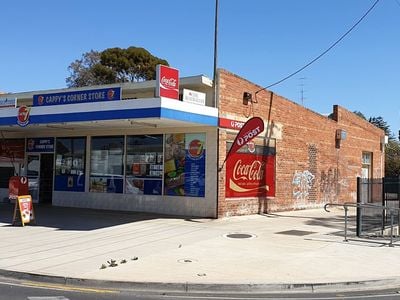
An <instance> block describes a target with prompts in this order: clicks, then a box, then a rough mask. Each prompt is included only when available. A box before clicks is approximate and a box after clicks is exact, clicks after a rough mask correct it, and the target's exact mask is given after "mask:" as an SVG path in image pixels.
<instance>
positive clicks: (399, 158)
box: [385, 140, 400, 177]
mask: <svg viewBox="0 0 400 300" xmlns="http://www.w3.org/2000/svg"><path fill="white" fill-rule="evenodd" d="M385 151H386V152H385V177H399V176H400V144H399V142H398V141H396V140H389V143H388V144H387V145H386V149H385Z"/></svg>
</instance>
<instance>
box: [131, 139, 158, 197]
mask: <svg viewBox="0 0 400 300" xmlns="http://www.w3.org/2000/svg"><path fill="white" fill-rule="evenodd" d="M125 174H126V177H125V193H127V194H139V195H161V193H162V175H163V136H162V135H136V136H128V137H127V139H126V173H125Z"/></svg>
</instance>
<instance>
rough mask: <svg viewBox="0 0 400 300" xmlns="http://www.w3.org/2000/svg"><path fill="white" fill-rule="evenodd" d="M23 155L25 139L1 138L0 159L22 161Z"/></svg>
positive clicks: (12, 161)
mask: <svg viewBox="0 0 400 300" xmlns="http://www.w3.org/2000/svg"><path fill="white" fill-rule="evenodd" d="M24 157H25V139H1V142H0V161H1V162H11V163H14V162H23V161H24Z"/></svg>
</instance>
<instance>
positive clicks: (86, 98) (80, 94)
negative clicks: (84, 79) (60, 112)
mask: <svg viewBox="0 0 400 300" xmlns="http://www.w3.org/2000/svg"><path fill="white" fill-rule="evenodd" d="M115 100H121V88H120V87H116V88H105V89H94V90H85V91H74V92H63V93H51V94H39V95H33V106H49V105H64V104H80V103H90V102H102V101H115Z"/></svg>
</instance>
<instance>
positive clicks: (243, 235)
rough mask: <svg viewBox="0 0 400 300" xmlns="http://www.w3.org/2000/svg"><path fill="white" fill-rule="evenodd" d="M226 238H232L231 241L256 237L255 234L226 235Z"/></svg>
mask: <svg viewBox="0 0 400 300" xmlns="http://www.w3.org/2000/svg"><path fill="white" fill-rule="evenodd" d="M225 237H227V238H230V239H249V238H253V237H255V235H254V234H248V233H229V234H226V235H225Z"/></svg>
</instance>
